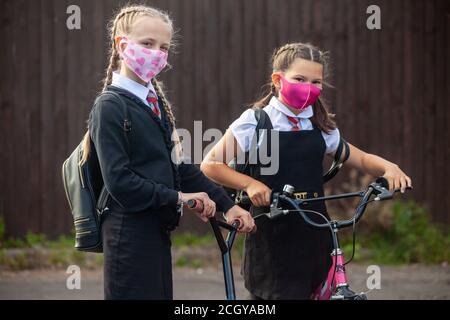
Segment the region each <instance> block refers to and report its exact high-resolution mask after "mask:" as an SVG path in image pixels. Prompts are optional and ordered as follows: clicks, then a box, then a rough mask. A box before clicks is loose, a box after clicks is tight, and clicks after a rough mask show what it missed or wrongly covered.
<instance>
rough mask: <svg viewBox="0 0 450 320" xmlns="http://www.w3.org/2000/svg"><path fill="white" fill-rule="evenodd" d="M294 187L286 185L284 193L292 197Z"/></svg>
mask: <svg viewBox="0 0 450 320" xmlns="http://www.w3.org/2000/svg"><path fill="white" fill-rule="evenodd" d="M294 190H295V189H294V187H293V186H291V185H290V184H286V185H284V187H283V193H284V194H286V195H288V196H292V195H293V194H294Z"/></svg>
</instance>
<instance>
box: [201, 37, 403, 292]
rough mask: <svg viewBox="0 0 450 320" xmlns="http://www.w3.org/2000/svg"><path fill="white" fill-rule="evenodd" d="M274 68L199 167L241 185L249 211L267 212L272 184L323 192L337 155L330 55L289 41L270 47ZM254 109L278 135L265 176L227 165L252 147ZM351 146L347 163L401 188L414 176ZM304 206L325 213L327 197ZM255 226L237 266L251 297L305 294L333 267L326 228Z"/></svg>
mask: <svg viewBox="0 0 450 320" xmlns="http://www.w3.org/2000/svg"><path fill="white" fill-rule="evenodd" d="M271 67H272V68H271V69H272V73H271V81H270V83H269V85H268V88H269V89H268V91H267V92H266V94H265V95H264V96H263V98H261V99H260V100H258V101H256V102H255V103H254V104H253V108H252V109H248V110H246V111H245V112H244V113H243V114H242V115H241V116H240V117H239V119H237V120H236V121H234V122H233V123H232V124H231V125H230V128H229V130H227V132H226V133H225V136H224V137H223V138H222V139H221V140H220V141H219V142H218V143H217V144H216V146H215V147H214V148H213V149H212V150H211V151H210V153H209V154H208V155H207V156H206V158H205V160H204V162H203V163H202V166H201V168H202V170H203V172H204V173H205V174H206V175H207V176H209V177H210V178H211V179H213V180H214V181H216V182H218V183H220V184H222V185H224V186H226V187H229V188H232V189H238V190H243V191H245V192H246V193H247V194H248V196H249V198H250V200H251V202H252V207H251V209H250V211H251V213H252V214H253V215H259V214H261V213H265V212H268V211H269V207H268V206H269V205H270V196H271V193H272V190H274V191H277V192H280V191H282V189H283V186H284V185H285V184H289V185H292V186H294V188H295V192H296V193H299V194H300V195H303V196H306V198H312V197H318V196H322V195H323V168H322V163H323V160H324V156H325V155H328V156H331V157H334V154H335V153H336V150H337V147H338V144H339V141H340V132H339V130H338V129H337V127H336V123H335V122H334V120H333V115H332V114H330V113H329V112H328V108H327V107H326V106H325V103H324V101H323V100H322V98H321V97H320V94H321V91H322V89H323V85H324V84H325V81H326V78H327V74H328V59H327V54H326V53H325V52H323V51H321V50H320V49H318V48H317V47H315V46H313V45H311V44H308V43H289V44H286V45H284V46H282V47H280V48H279V49H277V50H275V52H274V54H273V56H272V61H271ZM344 107H345V106H344ZM254 108H262V112H265V113H267V116H268V118H269V119H270V120H269V121H270V122H271V123H272V127H273V129H272V130H273V131H278V135H275V136H278V138H279V139H278V141H274V140H273V139H272V141H271V143H272V148H271V150H272V155H273V152H277V154H278V156H277V157H276V158H277V159H278V171H277V172H276V173H275V174H270V175H269V174H267V175H265V174H263V171H262V170H261V171H260V172H259V173H258V171H254V172H256V174H255V175H253V176H249V175H246V174H243V173H240V172H237V171H235V170H233V169H232V168H230V167H228V166H227V165H226V164H227V163H229V162H230V161H231V160H232V159H233V158H236V157H237V158H239V155H241V154H242V153H243V152H247V151H249V149H250V143H249V142H250V141H252V138H253V136H254V134H255V128H256V125H257V120H256V119H255V110H254ZM269 134H270V133H267V135H269ZM273 144H275V146H273ZM349 146H350V157H349V158H348V160H347V162H346V163H348V164H349V165H351V166H353V167H354V168H356V169H359V170H361V171H363V172H364V173H366V174H371V175H374V176H384V177H385V178H387V180H389V184H390V188H391V189H393V188H401V189H402V191H404V190H405V188H406V186H411V179H410V178H409V177H408V176H407V175H406V174H404V173H403V171H402V170H400V168H399V167H398V166H397V165H396V164H394V163H391V162H389V161H387V160H385V159H382V158H380V157H378V156H376V155H373V154H368V153H365V152H364V151H362V150H360V149H358V148H356V147H355V146H353V145H351V144H349ZM229 150H233V152H231V153H230V152H227V151H229ZM219 159H225V161H223V162H221V161H219ZM258 165H259V166H260V167H262V166H263V164H258ZM252 174H253V173H252ZM304 209H308V210H314V211H317V212H320V213H322V214H323V215H325V216H327V217H328V215H327V212H326V206H325V203H324V202H314V203H309V204H307V205H305V206H304ZM312 218H314V217H312ZM318 222H321V223H322V222H323V221H318ZM256 224H257V227H258V232H256V233H255V234H248V235H247V236H246V242H245V256H244V263H243V270H242V271H243V275H244V279H245V286H246V288H247V289H248V290H249V292H250V295H251V298H253V299H309V298H310V296H311V294H312V293H313V291H314V290H315V289H316V288H317V287H318V286H319V284H320V283H321V282H322V281H323V280H324V279H325V278H326V275H327V272H328V270H329V268H330V265H331V257H330V255H329V253H330V252H331V248H332V243H331V237H330V235H329V232H328V230H324V231H318V230H314V229H312V228H310V227H308V226H307V225H306V224H305V223H304V221H303V220H302V218H301V217H300V215H297V214H288V215H286V216H283V217H280V218H278V219H277V220H269V219H268V218H261V219H260V220H258V221H257V223H256Z"/></svg>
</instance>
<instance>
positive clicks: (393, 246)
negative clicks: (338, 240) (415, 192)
mask: <svg viewBox="0 0 450 320" xmlns="http://www.w3.org/2000/svg"><path fill="white" fill-rule="evenodd" d="M342 243H343V244H344V245H343V247H344V251H345V253H346V255H349V254H350V253H351V237H346V238H345V240H344V241H342ZM357 243H358V244H359V245H360V246H361V247H360V248H363V249H366V250H367V252H368V254H367V256H365V257H364V256H363V255H361V254H358V255H357V256H356V257H355V260H361V259H364V258H368V259H369V260H372V261H374V262H377V263H382V264H402V263H427V264H430V263H441V262H444V261H450V250H449V248H450V234H449V230H448V227H447V228H444V227H443V226H439V225H437V224H433V223H431V222H430V219H429V214H428V212H427V210H426V209H425V208H424V207H421V206H419V205H417V204H416V203H414V202H412V201H410V202H400V201H397V202H395V203H394V204H393V206H392V212H391V221H390V223H389V224H388V225H387V226H385V227H384V229H381V228H380V229H377V232H375V233H370V234H363V235H359V234H358V235H357ZM358 251H359V250H357V253H358Z"/></svg>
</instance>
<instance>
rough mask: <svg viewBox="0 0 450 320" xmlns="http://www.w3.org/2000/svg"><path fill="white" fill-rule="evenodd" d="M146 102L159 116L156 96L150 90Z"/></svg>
mask: <svg viewBox="0 0 450 320" xmlns="http://www.w3.org/2000/svg"><path fill="white" fill-rule="evenodd" d="M147 102H148V104H149V105H150V108H151V109H152V110H153V113H154V114H156V115H157V116H158V117H160V118H161V111H160V110H159V107H158V98H156V97H155V96H154V95H153V94H152V93H151V92H150V93H149V95H148V97H147Z"/></svg>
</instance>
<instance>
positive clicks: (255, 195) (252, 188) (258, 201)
mask: <svg viewBox="0 0 450 320" xmlns="http://www.w3.org/2000/svg"><path fill="white" fill-rule="evenodd" d="M244 191H245V192H246V193H247V195H248V197H249V198H250V201H251V202H252V204H253V205H254V206H256V207H265V206H269V205H270V195H271V194H272V190H271V189H270V188H269V187H268V186H266V185H265V184H264V183H262V182H259V181H258V180H255V179H252V180H251V182H250V183H249V184H248V185H247V186H246V187H245V188H244Z"/></svg>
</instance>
